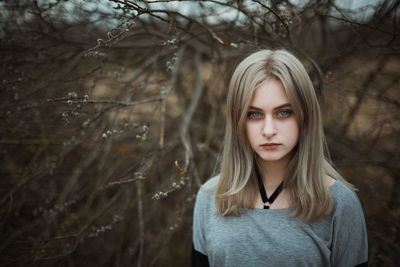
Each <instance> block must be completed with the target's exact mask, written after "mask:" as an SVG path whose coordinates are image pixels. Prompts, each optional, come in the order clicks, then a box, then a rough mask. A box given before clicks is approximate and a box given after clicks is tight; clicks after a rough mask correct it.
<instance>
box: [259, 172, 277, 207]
mask: <svg viewBox="0 0 400 267" xmlns="http://www.w3.org/2000/svg"><path fill="white" fill-rule="evenodd" d="M255 170H256V176H257V180H258V188H259V189H260V194H261V199H262V202H263V203H264V209H269V207H270V206H271V205H272V203H273V202H274V200H275V199H276V198H277V197H278V195H279V194H280V193H281V191H282V189H283V181H282V182H281V184H280V185H279V186H278V187H277V188H276V189H275V191H274V192H273V193H272V195H271V196H270V197H269V198H268V196H267V192H266V191H265V187H264V182H263V179H262V178H261V174H260V171H259V170H258V167H257V166H255ZM266 202H268V204H266Z"/></svg>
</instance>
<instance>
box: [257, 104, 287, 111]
mask: <svg viewBox="0 0 400 267" xmlns="http://www.w3.org/2000/svg"><path fill="white" fill-rule="evenodd" d="M286 107H292V105H291V104H290V103H285V104H282V105H279V106H277V107H275V108H274V110H276V109H281V108H286ZM249 109H254V110H261V111H262V109H261V108H258V107H254V106H250V107H249Z"/></svg>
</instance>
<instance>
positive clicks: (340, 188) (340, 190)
mask: <svg viewBox="0 0 400 267" xmlns="http://www.w3.org/2000/svg"><path fill="white" fill-rule="evenodd" d="M330 190H331V193H332V197H333V200H334V203H335V207H336V208H335V209H336V212H338V211H340V210H343V209H344V210H349V209H354V208H359V207H360V200H359V199H358V196H357V194H356V193H355V192H354V189H353V188H352V187H351V185H350V184H346V182H344V181H341V180H339V179H338V180H335V181H334V183H333V184H332V185H331V187H330Z"/></svg>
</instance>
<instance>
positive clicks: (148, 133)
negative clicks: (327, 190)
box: [0, 0, 400, 266]
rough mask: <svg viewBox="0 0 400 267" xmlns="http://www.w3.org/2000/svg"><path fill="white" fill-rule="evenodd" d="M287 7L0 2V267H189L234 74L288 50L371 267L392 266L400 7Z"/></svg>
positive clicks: (399, 198)
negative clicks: (311, 100)
mask: <svg viewBox="0 0 400 267" xmlns="http://www.w3.org/2000/svg"><path fill="white" fill-rule="evenodd" d="M293 2H294V1H283V0H282V1H279V0H278V1H261V0H251V1H250V0H247V1H216V0H205V1H167V0H165V1H164V0H160V1H157V0H153V1H150V0H149V1H127V0H109V1H94V0H86V1H84V0H75V1H72V0H70V1H60V0H54V1H29V0H25V1H22V0H19V1H2V2H0V7H1V9H0V10H1V11H0V19H1V20H0V21H1V31H0V36H1V41H0V46H1V57H0V61H1V67H0V84H1V91H0V92H1V104H0V126H1V129H2V131H1V138H0V146H1V161H0V166H1V168H0V171H1V175H2V179H1V182H0V183H1V187H0V190H1V194H0V218H1V219H0V222H1V231H0V239H1V240H2V241H1V243H0V265H1V266H14V265H24V264H30V265H33V266H55V265H60V266H132V265H136V266H187V265H189V258H190V249H189V248H190V243H191V224H192V208H193V200H194V197H195V193H196V192H197V190H198V187H199V186H200V184H201V183H203V182H204V181H205V180H207V179H208V178H209V177H210V176H212V175H213V174H215V173H218V159H219V155H220V149H221V144H222V140H223V135H224V123H223V122H224V107H225V96H226V86H227V82H228V80H229V78H230V74H231V73H232V71H233V67H234V66H235V65H236V64H237V63H238V62H239V61H240V60H241V59H242V58H243V57H244V56H245V55H246V54H248V53H249V52H251V51H254V50H256V49H261V48H264V47H286V48H288V49H290V50H292V51H294V52H295V53H296V54H297V55H298V56H299V57H301V58H302V60H303V62H304V63H305V64H306V66H307V68H308V70H309V73H310V75H311V76H312V78H313V82H314V84H315V87H316V89H317V91H318V94H319V96H320V99H321V103H322V107H323V110H324V113H325V129H326V132H327V133H328V138H329V139H328V141H329V146H330V149H331V154H332V158H333V161H334V163H336V165H337V167H338V168H339V169H340V171H341V172H342V173H343V174H344V176H345V177H348V179H349V181H350V182H352V183H354V184H355V185H356V186H357V187H358V188H359V189H360V191H359V195H360V198H361V200H362V202H363V205H364V208H365V213H366V217H367V224H368V230H369V238H370V265H371V266H397V265H396V262H399V260H400V259H399V255H400V248H399V246H397V245H396V244H397V243H398V242H399V240H400V229H399V228H400V223H399V222H400V209H399V204H400V194H399V193H400V177H399V173H400V170H399V168H400V166H399V165H398V162H399V155H400V154H399V152H398V149H397V148H398V146H399V131H400V124H399V107H400V102H399V96H400V92H399V77H400V76H399V65H400V57H399V48H400V47H399V39H398V38H399V31H398V27H399V19H398V16H399V12H400V10H399V2H398V1H389V0H383V1H377V2H374V3H373V4H368V5H363V6H361V7H358V8H356V7H351V8H350V7H348V6H345V5H343V4H341V3H343V2H339V1H330V0H327V1H303V2H302V3H301V4H294V3H293Z"/></svg>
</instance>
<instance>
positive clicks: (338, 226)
mask: <svg viewBox="0 0 400 267" xmlns="http://www.w3.org/2000/svg"><path fill="white" fill-rule="evenodd" d="M331 265H332V266H333V267H354V266H359V267H360V266H368V238H367V229H366V224H365V219H364V213H363V210H362V207H361V203H360V201H359V199H358V197H357V195H356V194H355V193H354V192H353V191H351V190H350V189H349V190H348V191H347V192H346V194H343V195H342V196H341V197H340V200H339V201H337V202H336V203H335V211H334V218H333V239H332V254H331Z"/></svg>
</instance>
